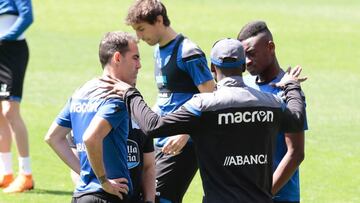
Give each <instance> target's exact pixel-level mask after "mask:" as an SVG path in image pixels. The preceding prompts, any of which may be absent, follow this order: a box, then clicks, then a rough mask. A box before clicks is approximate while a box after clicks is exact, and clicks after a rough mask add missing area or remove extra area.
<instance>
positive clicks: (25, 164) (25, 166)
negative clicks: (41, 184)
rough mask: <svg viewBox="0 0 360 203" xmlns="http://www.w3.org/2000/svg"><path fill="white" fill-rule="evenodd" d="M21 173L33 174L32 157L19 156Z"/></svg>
mask: <svg viewBox="0 0 360 203" xmlns="http://www.w3.org/2000/svg"><path fill="white" fill-rule="evenodd" d="M19 174H24V175H31V167H30V157H19Z"/></svg>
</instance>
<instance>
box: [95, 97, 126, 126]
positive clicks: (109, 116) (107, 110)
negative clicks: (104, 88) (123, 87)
mask: <svg viewBox="0 0 360 203" xmlns="http://www.w3.org/2000/svg"><path fill="white" fill-rule="evenodd" d="M96 115H97V116H100V117H101V118H104V119H105V120H107V121H108V122H109V123H110V125H111V127H112V128H114V129H115V128H117V127H119V125H120V123H122V122H123V120H124V119H129V116H128V113H127V110H126V106H125V104H124V102H122V101H120V100H119V99H109V100H106V101H105V103H104V104H103V105H101V106H100V107H99V109H98V111H97V112H96Z"/></svg>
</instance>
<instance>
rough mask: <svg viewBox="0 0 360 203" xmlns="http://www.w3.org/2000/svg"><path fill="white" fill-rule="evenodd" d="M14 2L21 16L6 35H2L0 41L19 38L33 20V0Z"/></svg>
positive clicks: (17, 0) (16, 0)
mask: <svg viewBox="0 0 360 203" xmlns="http://www.w3.org/2000/svg"><path fill="white" fill-rule="evenodd" d="M14 2H15V5H16V7H17V9H18V11H19V16H18V18H17V19H16V21H15V23H14V24H13V25H12V26H11V28H10V30H9V31H8V32H7V33H5V35H0V41H1V40H15V39H17V38H18V37H19V36H20V35H21V34H22V33H23V32H24V31H25V30H26V29H27V28H28V27H29V26H30V25H31V23H32V22H33V12H32V6H31V0H15V1H14Z"/></svg>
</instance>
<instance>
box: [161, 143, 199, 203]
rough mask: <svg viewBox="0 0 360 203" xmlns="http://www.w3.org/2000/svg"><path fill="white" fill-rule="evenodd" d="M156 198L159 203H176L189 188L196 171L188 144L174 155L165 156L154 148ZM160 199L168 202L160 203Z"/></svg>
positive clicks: (192, 148) (194, 156)
mask: <svg viewBox="0 0 360 203" xmlns="http://www.w3.org/2000/svg"><path fill="white" fill-rule="evenodd" d="M155 154H156V155H155V163H156V165H155V167H156V181H157V183H156V196H157V199H159V200H160V202H169V201H170V202H171V203H178V202H182V198H183V196H184V194H185V192H186V190H187V188H188V187H189V185H190V183H191V180H192V179H193V177H194V175H195V174H196V171H197V169H198V164H197V159H196V155H195V150H194V146H193V143H192V142H188V143H187V144H186V145H185V147H184V148H183V150H182V151H181V152H180V153H179V154H176V155H167V154H164V153H162V152H161V148H159V147H157V146H155ZM162 199H165V200H168V201H162Z"/></svg>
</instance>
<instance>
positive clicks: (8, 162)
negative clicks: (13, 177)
mask: <svg viewBox="0 0 360 203" xmlns="http://www.w3.org/2000/svg"><path fill="white" fill-rule="evenodd" d="M12 173H13V169H12V154H11V152H6V153H1V152H0V174H2V175H8V174H12Z"/></svg>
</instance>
